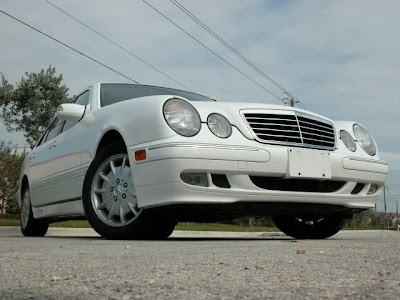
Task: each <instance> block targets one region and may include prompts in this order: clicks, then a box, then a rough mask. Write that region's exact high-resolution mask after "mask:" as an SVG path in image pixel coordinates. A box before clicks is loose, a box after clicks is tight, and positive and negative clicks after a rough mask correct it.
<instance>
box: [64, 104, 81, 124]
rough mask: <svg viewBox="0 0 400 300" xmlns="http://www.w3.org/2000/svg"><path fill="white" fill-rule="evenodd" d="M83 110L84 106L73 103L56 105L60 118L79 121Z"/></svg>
mask: <svg viewBox="0 0 400 300" xmlns="http://www.w3.org/2000/svg"><path fill="white" fill-rule="evenodd" d="M84 112H85V106H83V105H80V104H75V103H65V104H61V105H60V106H59V107H57V117H58V118H59V119H60V120H70V121H79V120H80V119H82V117H83V113H84Z"/></svg>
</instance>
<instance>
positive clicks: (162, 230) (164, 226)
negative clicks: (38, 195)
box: [82, 142, 175, 240]
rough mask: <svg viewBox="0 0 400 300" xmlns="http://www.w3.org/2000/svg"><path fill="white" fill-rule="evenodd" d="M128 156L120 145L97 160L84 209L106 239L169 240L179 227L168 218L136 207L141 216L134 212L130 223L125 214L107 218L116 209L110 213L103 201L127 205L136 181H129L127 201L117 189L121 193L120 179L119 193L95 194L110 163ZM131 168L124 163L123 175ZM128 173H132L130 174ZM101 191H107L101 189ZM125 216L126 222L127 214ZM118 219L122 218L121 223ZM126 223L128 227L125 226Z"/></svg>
mask: <svg viewBox="0 0 400 300" xmlns="http://www.w3.org/2000/svg"><path fill="white" fill-rule="evenodd" d="M126 154H127V150H126V146H125V144H124V143H123V142H116V143H113V144H111V145H109V146H107V147H105V148H104V149H103V150H101V151H100V152H99V153H98V154H97V155H96V157H95V158H94V159H93V161H92V163H91V165H90V167H89V169H88V171H87V174H86V177H85V180H84V184H83V192H82V199H83V207H84V210H85V214H86V218H87V219H88V221H89V223H90V225H91V226H92V227H93V229H94V230H95V231H96V232H97V233H99V234H100V235H101V236H102V237H105V238H108V239H113V240H115V239H118V240H120V239H121V240H125V239H164V238H167V237H168V236H169V235H170V234H171V233H172V231H173V229H174V227H175V223H173V222H172V221H170V220H164V219H162V220H159V219H158V218H157V217H156V216H152V215H150V214H149V213H148V212H146V210H140V209H138V208H137V207H136V209H137V212H138V213H137V214H136V213H132V212H130V215H129V219H128V222H127V221H126V220H123V218H122V217H121V214H119V215H118V213H117V214H115V215H112V218H114V217H115V218H116V219H115V220H114V219H109V216H107V217H106V215H107V213H110V211H112V210H113V209H114V208H111V209H108V210H107V208H106V207H102V206H103V205H102V204H103V202H110V199H109V198H110V197H114V199H115V205H117V206H119V207H121V206H123V205H125V204H121V203H123V202H124V201H125V202H126V203H127V202H128V200H127V198H129V194H128V188H129V187H131V186H132V188H133V190H134V186H133V181H132V180H130V181H129V187H127V190H126V192H127V195H125V194H123V195H122V196H125V197H127V198H124V199H122V198H119V194H118V193H117V190H118V191H121V186H120V183H119V180H120V179H117V180H118V185H116V186H115V192H114V189H113V188H112V187H111V188H110V192H108V190H107V192H100V195H99V196H97V195H98V194H99V193H95V192H94V190H95V189H96V187H95V186H96V184H98V183H96V181H98V178H99V174H100V173H101V170H104V168H105V166H107V164H108V163H109V162H111V161H114V159H115V160H117V159H118V158H119V157H122V158H119V159H120V160H124V159H125V158H126V157H127V156H126ZM110 165H111V163H110ZM127 166H128V167H129V165H126V166H125V167H124V162H122V167H121V170H122V171H121V176H122V173H125V172H123V170H125V169H124V168H126V167H127ZM110 172H111V171H110ZM128 173H129V174H130V172H128ZM102 174H104V173H102ZM108 174H111V173H108ZM126 176H127V175H126ZM122 178H123V179H124V180H125V182H127V181H128V180H126V179H127V178H126V177H121V181H124V180H122ZM125 182H124V183H125ZM102 184H103V186H104V184H109V182H108V181H107V183H105V181H103V182H102ZM113 184H114V182H113ZM110 185H111V184H110ZM127 185H128V184H127ZM124 187H125V185H124ZM97 189H99V188H97ZM101 190H105V189H103V188H101ZM103 193H104V194H103ZM112 193H114V195H115V196H112V195H113V194H112ZM95 198H96V199H95ZM134 199H136V197H134ZM136 203H137V200H136ZM110 205H111V204H110ZM100 207H102V208H100ZM117 212H118V210H117ZM123 215H124V219H125V214H123ZM118 218H120V219H119V220H118ZM124 221H125V222H124ZM113 222H114V223H113ZM118 222H119V223H118ZM125 223H126V225H124V224H125Z"/></svg>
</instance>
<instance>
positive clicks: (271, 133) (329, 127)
mask: <svg viewBox="0 0 400 300" xmlns="http://www.w3.org/2000/svg"><path fill="white" fill-rule="evenodd" d="M243 115H244V118H245V119H246V121H247V124H248V125H249V127H250V128H251V130H252V131H253V133H254V136H255V137H256V139H257V140H258V141H259V142H261V143H273V144H280V145H293V146H300V147H305V148H315V149H324V150H333V149H334V148H335V141H336V139H335V130H334V128H333V124H332V123H330V122H329V121H326V120H323V119H319V118H316V117H314V116H309V115H306V114H303V113H298V112H291V113H285V114H283V113H279V114H278V113H259V112H257V113H253V112H245V113H244V114H243Z"/></svg>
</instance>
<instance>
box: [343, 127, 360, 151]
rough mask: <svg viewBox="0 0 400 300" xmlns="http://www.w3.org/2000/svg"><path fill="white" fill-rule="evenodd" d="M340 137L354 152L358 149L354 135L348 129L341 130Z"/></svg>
mask: <svg viewBox="0 0 400 300" xmlns="http://www.w3.org/2000/svg"><path fill="white" fill-rule="evenodd" d="M340 139H341V140H342V142H343V144H345V146H346V147H347V149H349V150H350V151H352V152H354V151H356V149H357V145H356V142H354V139H353V137H352V136H351V134H350V133H348V132H347V131H346V130H341V131H340Z"/></svg>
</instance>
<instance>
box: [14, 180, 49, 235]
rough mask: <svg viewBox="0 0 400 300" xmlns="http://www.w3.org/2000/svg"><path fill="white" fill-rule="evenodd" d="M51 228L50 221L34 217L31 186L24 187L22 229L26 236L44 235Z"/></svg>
mask: <svg viewBox="0 0 400 300" xmlns="http://www.w3.org/2000/svg"><path fill="white" fill-rule="evenodd" d="M48 228H49V223H48V222H46V221H44V220H36V219H34V218H33V212H32V205H31V193H30V191H29V187H27V186H26V187H25V188H24V192H23V195H22V201H21V231H22V234H23V235H24V236H44V235H45V234H46V233H47V230H48Z"/></svg>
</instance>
